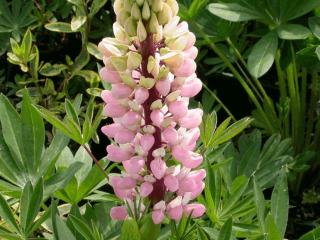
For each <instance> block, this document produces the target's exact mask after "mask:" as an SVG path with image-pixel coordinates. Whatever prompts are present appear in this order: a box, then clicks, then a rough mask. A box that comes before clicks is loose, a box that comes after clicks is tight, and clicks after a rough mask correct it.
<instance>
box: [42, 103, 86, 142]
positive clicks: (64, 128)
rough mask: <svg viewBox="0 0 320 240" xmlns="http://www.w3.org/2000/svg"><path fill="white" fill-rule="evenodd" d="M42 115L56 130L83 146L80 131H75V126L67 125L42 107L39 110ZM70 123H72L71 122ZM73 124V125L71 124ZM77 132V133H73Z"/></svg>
mask: <svg viewBox="0 0 320 240" xmlns="http://www.w3.org/2000/svg"><path fill="white" fill-rule="evenodd" d="M38 111H39V112H40V114H41V115H42V117H43V118H44V119H46V120H47V121H48V122H49V123H50V124H52V125H53V126H54V127H55V128H57V129H58V130H60V131H61V132H62V133H63V134H65V135H66V136H68V137H69V138H71V139H72V140H74V141H75V142H77V143H79V144H82V138H81V136H80V135H79V131H77V130H76V129H74V128H73V127H74V126H71V125H67V124H66V123H64V122H62V121H61V120H60V119H59V118H57V117H56V116H55V115H54V114H53V113H51V112H50V111H49V110H47V109H45V108H42V107H40V108H39V109H38ZM69 123H70V122H69ZM70 124H71V123H70ZM73 130H76V131H73Z"/></svg>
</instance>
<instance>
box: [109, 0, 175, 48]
mask: <svg viewBox="0 0 320 240" xmlns="http://www.w3.org/2000/svg"><path fill="white" fill-rule="evenodd" d="M114 10H115V13H116V16H117V23H118V25H117V28H118V29H117V31H116V32H117V34H116V33H115V35H116V38H118V37H119V39H121V40H124V39H123V37H124V35H125V33H126V34H127V35H128V36H129V37H137V38H138V40H139V41H140V42H143V41H144V40H145V39H146V38H147V33H148V32H149V33H154V34H155V37H156V40H158V41H160V40H162V38H163V26H164V25H165V24H167V23H168V22H170V20H171V19H172V18H173V17H174V16H176V15H177V13H178V11H179V5H178V3H177V1H176V0H116V1H115V3H114ZM119 28H122V31H121V30H119ZM124 32H125V33H124Z"/></svg>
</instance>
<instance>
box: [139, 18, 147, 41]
mask: <svg viewBox="0 0 320 240" xmlns="http://www.w3.org/2000/svg"><path fill="white" fill-rule="evenodd" d="M137 35H138V39H139V41H140V42H143V41H144V40H146V38H147V31H146V28H145V27H144V24H143V23H142V21H141V20H140V21H139V22H138V29H137Z"/></svg>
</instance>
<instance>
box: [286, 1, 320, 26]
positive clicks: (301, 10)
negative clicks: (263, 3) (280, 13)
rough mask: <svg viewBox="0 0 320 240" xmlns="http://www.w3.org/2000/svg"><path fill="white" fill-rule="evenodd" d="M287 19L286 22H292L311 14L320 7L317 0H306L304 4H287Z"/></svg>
mask: <svg viewBox="0 0 320 240" xmlns="http://www.w3.org/2000/svg"><path fill="white" fill-rule="evenodd" d="M289 4H290V5H289V7H290V8H289V10H290V11H289V13H288V15H289V17H288V20H289V21H290V20H293V19H295V18H298V17H300V16H303V15H305V14H306V13H308V12H311V11H312V10H314V9H316V8H317V7H320V2H319V0H308V1H306V2H302V1H300V0H295V1H294V2H293V3H291V2H290V3H289Z"/></svg>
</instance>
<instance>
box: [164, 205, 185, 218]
mask: <svg viewBox="0 0 320 240" xmlns="http://www.w3.org/2000/svg"><path fill="white" fill-rule="evenodd" d="M167 214H168V217H169V218H171V219H172V220H175V221H179V220H180V219H181V217H182V214H183V208H182V205H180V206H177V207H175V208H169V209H167Z"/></svg>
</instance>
